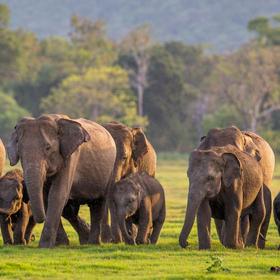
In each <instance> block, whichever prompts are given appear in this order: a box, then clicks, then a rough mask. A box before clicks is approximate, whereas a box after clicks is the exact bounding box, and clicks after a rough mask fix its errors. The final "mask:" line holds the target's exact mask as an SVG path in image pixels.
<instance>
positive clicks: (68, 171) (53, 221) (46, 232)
mask: <svg viewBox="0 0 280 280" xmlns="http://www.w3.org/2000/svg"><path fill="white" fill-rule="evenodd" d="M73 164H74V165H75V164H76V163H74V162H73ZM73 164H71V163H68V166H67V167H65V168H64V169H63V170H62V171H60V173H59V175H57V177H56V178H55V179H54V180H53V182H52V185H51V187H50V190H49V195H48V208H47V215H46V220H45V224H44V227H43V231H42V234H41V238H40V242H39V247H41V248H52V247H54V246H55V243H56V237H57V231H58V228H59V224H60V223H61V215H62V211H63V208H64V206H65V205H66V203H67V200H68V198H69V194H70V189H71V186H72V184H73V176H74V172H73V170H74V169H75V167H74V166H73Z"/></svg>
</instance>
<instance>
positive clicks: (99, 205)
mask: <svg viewBox="0 0 280 280" xmlns="http://www.w3.org/2000/svg"><path fill="white" fill-rule="evenodd" d="M89 208H90V221H91V227H90V234H89V239H88V243H90V244H100V233H101V222H102V218H103V214H104V208H105V199H104V198H99V199H96V200H94V201H93V202H92V203H90V204H89Z"/></svg>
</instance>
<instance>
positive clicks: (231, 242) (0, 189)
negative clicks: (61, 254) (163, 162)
mask: <svg viewBox="0 0 280 280" xmlns="http://www.w3.org/2000/svg"><path fill="white" fill-rule="evenodd" d="M6 151H7V154H8V158H9V160H10V164H11V166H14V165H16V164H17V163H18V162H19V161H20V163H21V166H22V171H21V170H20V169H13V170H11V171H9V172H7V173H6V174H2V173H3V167H4V163H5V158H6ZM156 160H157V157H156V153H155V150H154V148H153V146H152V145H151V143H150V142H149V141H148V139H147V137H146V136H145V134H144V132H143V131H142V129H141V128H138V127H137V128H130V127H128V126H126V125H123V124H121V123H119V122H114V121H113V122H110V123H106V124H103V125H99V124H97V123H95V122H93V121H89V120H86V119H70V118H69V117H67V116H65V115H57V114H46V115H42V116H40V117H38V118H23V119H21V120H20V121H19V122H18V123H17V125H16V127H15V129H14V132H13V133H12V135H11V138H10V141H9V142H8V143H7V146H6V149H5V147H4V145H3V143H2V142H1V140H0V175H1V177H0V224H1V232H2V237H3V243H4V244H27V243H28V242H29V241H30V239H32V230H33V228H34V226H35V225H36V223H42V222H44V226H43V230H42V233H41V237H40V241H39V247H42V248H51V247H54V246H56V245H68V244H69V239H68V236H67V234H66V232H65V230H64V228H63V224H62V222H61V217H64V218H65V219H66V220H67V221H69V223H70V224H71V226H72V227H73V228H74V229H75V231H76V232H77V234H78V237H79V241H80V243H81V244H100V242H101V241H102V242H114V243H118V242H121V241H124V242H125V243H126V244H131V245H132V244H148V243H151V244H156V243H157V240H158V238H159V235H160V231H161V229H162V226H163V223H164V221H165V216H166V206H165V194H164V189H163V187H162V186H161V184H160V183H159V182H158V181H157V180H156V179H155V173H156ZM274 165H275V158H274V153H273V151H272V149H271V147H270V146H269V144H268V143H267V142H266V141H265V140H264V139H262V138H261V137H260V136H258V135H256V134H254V133H252V132H242V131H240V130H239V129H238V128H236V127H228V128H224V129H211V130H210V131H209V132H208V134H207V135H206V136H204V137H202V138H201V142H200V144H199V146H198V147H197V149H195V150H194V151H193V152H192V153H191V155H190V159H189V168H188V172H187V173H188V177H189V194H188V203H187V209H186V216H185V222H184V225H183V228H182V231H181V234H180V237H179V244H180V246H181V247H183V248H184V247H186V246H187V244H188V242H187V238H188V235H189V233H190V231H191V229H192V226H193V224H194V220H195V217H197V225H198V238H199V248H200V249H209V248H210V246H211V245H210V244H211V240H210V237H211V234H210V224H211V218H214V219H215V224H216V228H217V232H218V236H219V239H220V241H221V243H222V244H223V245H224V246H225V247H229V248H243V247H244V246H246V245H247V246H256V247H258V248H264V246H265V240H266V234H267V230H268V225H269V221H270V216H271V211H272V205H271V204H272V202H271V190H270V187H271V182H272V176H273V172H274ZM83 204H86V205H88V207H89V211H90V225H89V224H88V223H87V222H86V221H85V220H83V219H82V218H81V217H80V216H79V209H80V206H81V205H83ZM273 205H274V216H275V221H276V224H277V225H278V229H279V233H280V194H279V195H278V196H277V197H276V198H275V200H274V204H273Z"/></svg>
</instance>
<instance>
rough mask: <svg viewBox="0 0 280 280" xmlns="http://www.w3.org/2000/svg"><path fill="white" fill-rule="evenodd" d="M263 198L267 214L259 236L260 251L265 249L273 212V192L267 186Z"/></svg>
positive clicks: (264, 188)
mask: <svg viewBox="0 0 280 280" xmlns="http://www.w3.org/2000/svg"><path fill="white" fill-rule="evenodd" d="M263 197H264V204H265V210H266V214H265V219H264V221H263V223H262V226H261V230H260V236H259V242H258V247H259V248H260V249H264V248H265V241H266V234H267V230H268V226H269V222H270V217H271V211H272V207H271V205H272V198H271V191H270V189H269V188H268V187H267V186H264V187H263Z"/></svg>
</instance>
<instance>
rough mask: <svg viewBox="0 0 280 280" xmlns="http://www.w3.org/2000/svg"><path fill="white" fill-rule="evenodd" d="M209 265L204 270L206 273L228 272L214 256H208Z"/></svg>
mask: <svg viewBox="0 0 280 280" xmlns="http://www.w3.org/2000/svg"><path fill="white" fill-rule="evenodd" d="M210 259H211V265H210V266H208V267H207V268H206V270H207V271H208V272H215V273H217V272H221V271H222V272H230V269H228V268H225V267H223V261H222V259H221V258H219V257H216V256H210Z"/></svg>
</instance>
